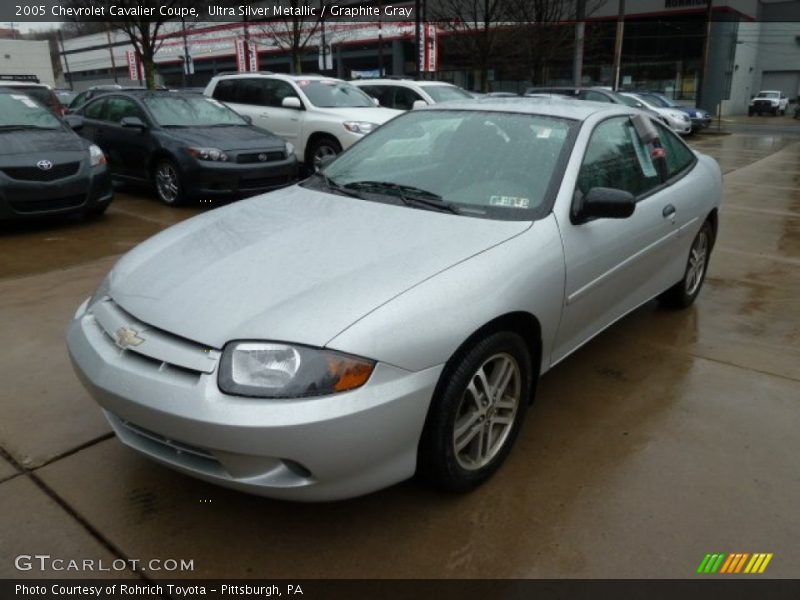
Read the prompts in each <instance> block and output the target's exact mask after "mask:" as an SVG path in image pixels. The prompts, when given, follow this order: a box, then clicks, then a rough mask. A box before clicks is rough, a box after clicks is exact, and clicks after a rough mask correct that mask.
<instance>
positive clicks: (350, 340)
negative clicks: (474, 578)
mask: <svg viewBox="0 0 800 600" xmlns="http://www.w3.org/2000/svg"><path fill="white" fill-rule="evenodd" d="M721 189H722V177H721V173H720V169H719V167H718V165H717V163H716V162H715V161H714V160H713V159H712V158H710V157H708V156H704V155H702V154H698V153H696V152H694V151H693V150H691V149H690V148H689V147H688V146H687V145H686V144H684V142H683V141H681V140H680V139H679V138H678V137H677V136H676V135H675V134H673V133H672V132H671V131H669V130H668V129H667V128H666V127H664V126H663V125H661V124H660V123H655V122H652V121H650V119H649V117H647V116H646V115H644V114H642V113H639V112H638V111H636V110H635V109H630V108H627V107H624V106H617V105H609V104H595V103H591V102H578V101H571V100H555V101H551V100H547V99H519V100H512V99H508V100H506V99H495V98H490V99H486V100H474V101H465V102H460V103H454V104H450V105H446V104H444V105H437V106H434V107H430V108H428V109H423V110H416V111H411V112H409V113H407V114H405V115H403V116H400V117H398V118H396V119H394V120H392V121H390V122H389V123H387V124H385V125H384V126H382V127H380V128H379V129H377V130H376V131H375V132H374V133H372V134H370V135H369V136H366V137H365V138H364V139H363V140H361V141H360V142H359V143H358V144H356V145H354V146H353V147H352V148H350V149H349V150H348V151H346V152H344V153H343V154H341V155H340V156H339V157H338V158H336V159H335V160H334V161H333V162H330V163H328V164H327V165H325V166H324V167H323V168H322V170H320V171H319V172H318V173H317V174H316V175H314V176H312V177H311V178H310V179H308V180H307V181H305V182H302V183H300V184H298V185H295V186H294V187H291V188H288V189H284V190H281V191H277V192H272V193H270V194H266V195H261V196H257V197H254V198H251V199H249V200H245V201H242V202H239V203H237V204H234V205H231V206H227V207H225V208H220V209H218V210H214V211H211V212H207V213H205V214H203V215H200V216H197V217H195V218H193V219H190V220H188V221H185V222H183V223H181V224H179V225H176V226H174V227H171V228H169V229H167V230H165V231H163V232H162V233H160V234H158V235H156V236H155V237H153V238H152V239H150V240H148V241H147V242H145V243H143V244H141V245H139V246H138V247H137V248H135V249H133V250H132V251H131V252H129V253H128V254H127V255H126V256H124V257H123V258H122V259H121V260H120V261H119V262H118V263H117V265H116V266H115V267H114V268H113V269H112V271H111V272H110V273H109V275H108V276H107V277H106V279H105V281H104V282H103V283H102V285H101V286H100V288H99V289H98V290H97V292H96V293H95V294H94V296H92V297H91V298H89V299H87V300H86V301H85V302H84V303H83V304H82V305H81V306H80V308H79V309H78V311H77V313H76V314H75V317H74V320H73V321H72V322H71V324H70V326H69V332H68V345H69V351H70V355H71V357H72V360H73V362H74V365H75V368H76V371H77V373H78V375H79V376H80V378H81V379H82V381H83V382H84V384H85V385H86V387H87V388H88V390H89V391H90V392H91V394H92V395H93V396H94V397H95V398H96V400H97V402H98V403H99V404H100V405H101V407H102V408H103V410H104V412H105V414H106V416H107V417H108V420H109V422H110V423H111V426H112V427H113V429H114V431H115V432H116V434H117V436H118V437H119V439H120V440H122V442H123V443H124V444H126V445H128V446H130V447H132V448H134V449H135V450H138V451H139V452H141V453H142V454H145V455H146V456H148V457H150V458H152V459H155V460H157V461H159V462H161V463H164V464H166V465H168V466H170V467H172V468H175V469H177V470H179V471H183V472H184V473H188V474H190V475H193V476H195V477H199V478H202V479H205V480H207V481H211V482H214V483H218V484H221V485H225V486H229V487H232V488H236V489H239V490H244V491H248V492H254V493H257V494H262V495H264V496H271V497H275V498H285V499H294V500H333V499H339V498H346V497H351V496H356V495H359V494H365V493H368V492H371V491H374V490H377V489H380V488H383V487H385V486H388V485H391V484H393V483H396V482H399V481H402V480H404V479H407V478H409V477H411V476H412V475H414V474H415V473H416V474H419V475H420V476H422V477H424V478H425V479H427V480H428V481H430V482H431V483H433V484H434V485H436V486H438V487H441V488H444V489H447V490H455V491H463V490H468V489H470V488H473V487H474V486H476V485H478V484H480V483H481V482H483V481H485V480H486V479H487V478H489V477H490V476H491V475H492V474H493V473H494V472H495V471H496V470H497V469H498V467H500V465H501V463H502V462H503V461H504V459H505V458H506V456H507V455H508V453H509V451H510V450H511V447H512V445H513V443H514V439H515V438H516V437H517V434H518V433H519V430H520V427H521V426H522V421H523V417H524V414H525V409H526V407H527V405H528V404H529V402H530V400H531V399H532V397H533V395H534V392H535V389H536V382H537V380H538V378H539V377H540V376H541V375H542V374H543V373H545V372H546V371H547V370H548V369H550V368H551V367H552V366H553V365H555V364H556V363H557V362H559V361H560V360H562V359H564V357H566V356H568V355H569V354H570V353H571V352H573V351H574V350H575V349H576V348H578V347H580V346H581V345H582V344H584V343H586V342H587V341H588V340H590V339H591V338H592V337H593V336H595V335H597V334H598V333H600V332H601V331H603V330H604V329H605V328H607V327H608V326H609V325H611V324H612V323H614V322H615V321H617V320H618V319H620V318H621V317H623V316H624V315H625V314H627V313H629V312H630V311H632V310H633V309H635V308H636V307H638V306H640V305H641V304H643V303H645V302H648V301H649V300H651V299H653V298H658V299H659V301H660V302H662V303H663V304H665V305H668V306H672V307H686V306H689V305H690V304H691V303H692V302H693V301H694V299H695V298H696V297H697V295H698V293H699V291H700V288H701V286H702V284H703V280H704V276H705V273H706V266H707V265H708V260H709V256H710V253H711V250H712V247H713V245H714V240H715V237H716V232H717V209H718V207H719V203H720V197H721Z"/></svg>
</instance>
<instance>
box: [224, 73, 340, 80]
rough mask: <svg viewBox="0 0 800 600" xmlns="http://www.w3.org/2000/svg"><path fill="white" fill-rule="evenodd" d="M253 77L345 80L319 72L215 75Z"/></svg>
mask: <svg viewBox="0 0 800 600" xmlns="http://www.w3.org/2000/svg"><path fill="white" fill-rule="evenodd" d="M253 77H270V78H273V79H283V80H284V81H302V80H304V79H305V80H312V81H331V80H334V81H344V80H342V79H339V78H338V77H329V76H327V75H317V74H308V75H305V74H302V75H291V74H289V73H267V72H263V71H261V72H258V73H223V74H220V75H215V76H214V79H247V78H253Z"/></svg>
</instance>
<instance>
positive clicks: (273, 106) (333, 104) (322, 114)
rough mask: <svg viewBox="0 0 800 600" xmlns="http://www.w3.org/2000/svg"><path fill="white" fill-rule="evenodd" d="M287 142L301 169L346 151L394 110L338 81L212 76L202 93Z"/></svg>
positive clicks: (256, 75) (270, 75)
mask: <svg viewBox="0 0 800 600" xmlns="http://www.w3.org/2000/svg"><path fill="white" fill-rule="evenodd" d="M203 94H205V95H206V96H210V97H212V98H215V99H216V100H219V101H220V102H224V103H225V104H227V105H228V106H230V107H231V108H232V109H233V110H235V111H236V112H237V113H239V114H240V115H242V116H244V117H249V118H250V119H251V120H252V122H253V124H254V125H256V126H258V127H261V128H263V129H267V130H269V131H271V132H272V133H274V134H276V135H278V136H280V137H282V138H284V139H285V140H286V141H288V142H291V143H292V144H293V145H294V147H295V148H296V152H297V156H298V157H299V158H300V160H302V161H303V162H305V163H306V165H309V166H310V165H312V164H313V165H318V164H319V162H320V161H321V160H322V159H323V158H324V157H326V156H333V155H336V154H338V153H339V152H341V151H342V150H344V149H345V148H347V147H349V146H351V145H352V144H354V143H355V142H357V141H358V140H360V139H361V138H362V137H364V135H366V134H367V133H369V132H370V131H372V130H373V129H375V128H376V127H378V125H381V124H383V123H384V122H386V121H388V120H389V119H391V118H392V117H395V116H396V115H398V114H400V113H399V111H396V110H389V109H388V108H380V107H378V106H376V105H375V104H376V103H375V102H374V101H373V99H372V98H370V97H369V96H368V95H366V94H365V93H364V92H362V91H361V90H359V89H358V88H356V87H354V86H352V85H350V84H349V83H347V82H346V81H342V80H341V79H333V78H331V77H323V76H320V75H282V74H277V73H237V74H231V75H217V76H215V77H214V78H213V79H211V81H210V82H209V84H208V85H207V86H206V89H205V91H204V92H203Z"/></svg>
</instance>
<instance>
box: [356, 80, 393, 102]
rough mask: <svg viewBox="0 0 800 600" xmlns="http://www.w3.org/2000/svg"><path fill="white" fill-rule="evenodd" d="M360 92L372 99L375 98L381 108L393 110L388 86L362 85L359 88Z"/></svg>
mask: <svg viewBox="0 0 800 600" xmlns="http://www.w3.org/2000/svg"><path fill="white" fill-rule="evenodd" d="M361 90H362V91H364V92H366V93H367V94H369V95H370V96H372V97H373V98H377V99H378V102H380V103H381V106H383V107H384V108H395V106H394V98H393V97H392V96H393V94H392V88H391V87H390V86H383V85H364V86H361Z"/></svg>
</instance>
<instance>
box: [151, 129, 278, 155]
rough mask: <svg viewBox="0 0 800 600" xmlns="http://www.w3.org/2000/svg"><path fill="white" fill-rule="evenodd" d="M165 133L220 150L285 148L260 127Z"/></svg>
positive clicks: (171, 130)
mask: <svg viewBox="0 0 800 600" xmlns="http://www.w3.org/2000/svg"><path fill="white" fill-rule="evenodd" d="M165 131H167V132H168V133H169V135H170V136H172V137H173V138H175V139H177V140H180V141H182V142H185V143H187V144H192V145H195V146H201V147H207V148H208V147H210V148H219V149H220V150H251V149H252V150H270V149H276V150H277V149H280V150H282V149H283V147H284V141H283V140H282V139H280V138H279V137H278V136H276V135H273V134H272V133H269V132H268V131H265V130H263V129H259V128H258V127H243V126H236V125H232V126H231V127H175V128H169V129H166V130H165Z"/></svg>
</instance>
